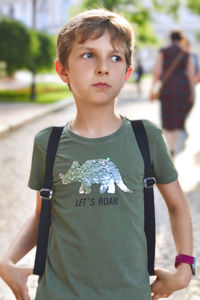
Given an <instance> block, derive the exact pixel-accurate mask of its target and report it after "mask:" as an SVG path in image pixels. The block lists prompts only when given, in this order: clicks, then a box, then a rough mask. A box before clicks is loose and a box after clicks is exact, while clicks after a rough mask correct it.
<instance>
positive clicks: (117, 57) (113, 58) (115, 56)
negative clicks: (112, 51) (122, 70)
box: [112, 55, 121, 61]
mask: <svg viewBox="0 0 200 300" xmlns="http://www.w3.org/2000/svg"><path fill="white" fill-rule="evenodd" d="M112 60H113V61H119V60H121V57H119V56H117V55H113V56H112Z"/></svg>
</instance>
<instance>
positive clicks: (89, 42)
mask: <svg viewBox="0 0 200 300" xmlns="http://www.w3.org/2000/svg"><path fill="white" fill-rule="evenodd" d="M105 35H107V36H108V43H109V44H110V46H111V48H112V49H113V50H117V51H120V52H125V44H124V42H122V41H121V40H119V39H114V40H113V39H112V36H111V34H110V33H109V32H105V33H103V34H102V35H101V36H98V37H96V36H95V35H94V36H90V37H88V38H87V39H86V40H85V41H84V42H82V41H81V36H78V37H77V38H76V39H75V41H74V45H73V48H76V49H77V50H79V49H80V50H81V49H84V48H95V44H96V43H95V42H96V41H97V40H99V39H101V38H102V37H103V36H105ZM104 43H105V41H104Z"/></svg>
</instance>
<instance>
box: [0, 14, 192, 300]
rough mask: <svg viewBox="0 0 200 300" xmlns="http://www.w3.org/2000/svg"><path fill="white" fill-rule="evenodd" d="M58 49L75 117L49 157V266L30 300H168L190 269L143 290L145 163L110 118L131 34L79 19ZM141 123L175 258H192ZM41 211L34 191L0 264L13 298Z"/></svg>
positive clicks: (156, 139) (40, 149)
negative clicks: (30, 208) (29, 210)
mask: <svg viewBox="0 0 200 300" xmlns="http://www.w3.org/2000/svg"><path fill="white" fill-rule="evenodd" d="M57 46H58V60H57V61H56V69H57V72H58V74H59V76H60V77H61V79H62V80H63V81H64V82H65V83H66V84H68V86H69V87H70V89H71V91H72V94H73V96H74V100H75V103H76V107H77V114H76V117H75V119H74V120H73V121H72V122H71V123H69V124H67V125H66V126H65V128H64V130H63V133H62V136H61V139H60V143H59V146H58V150H57V154H56V159H55V164H54V172H53V191H54V200H53V211H52V226H51V229H50V236H49V245H48V257H47V261H46V267H45V273H44V275H43V276H42V278H40V281H39V287H38V290H37V295H36V299H37V300H44V299H46V300H47V299H48V300H55V299H56V300H57V299H59V300H61V299H63V300H75V299H82V300H90V299H91V300H100V299H101V300H102V299H104V300H119V299H120V300H122V299H123V300H133V299H134V300H141V299H142V300H150V299H151V292H152V297H153V299H154V300H157V299H159V298H160V297H167V296H168V295H170V294H171V293H172V292H174V291H176V290H178V289H181V288H184V287H185V286H186V285H187V284H188V283H189V281H190V279H191V275H192V273H191V269H190V266H189V265H188V264H185V263H182V264H180V265H179V266H178V268H177V270H176V271H174V272H167V271H164V270H156V275H157V280H156V281H155V282H154V283H153V284H152V286H151V288H150V285H149V277H148V272H147V253H146V239H145V235H144V212H143V210H144V207H143V202H144V201H143V176H144V164H143V160H142V157H141V155H140V151H139V149H138V146H137V142H136V140H135V137H134V134H133V131H132V128H131V125H130V122H129V120H127V119H125V118H122V117H121V116H118V115H116V113H115V112H114V103H115V98H116V97H117V95H118V93H119V92H120V90H121V88H122V87H123V85H124V83H125V81H126V79H127V78H128V77H129V75H130V74H131V61H132V50H133V34H132V29H131V26H130V24H129V23H128V22H127V21H126V20H125V19H124V18H122V17H120V16H118V15H117V14H115V13H112V12H109V11H106V10H101V9H99V10H91V11H86V12H85V13H82V14H80V15H78V16H76V17H74V18H73V19H72V20H70V21H69V22H68V23H67V24H66V25H65V26H64V27H63V29H62V30H61V31H60V33H59V36H58V44H57ZM144 124H145V128H146V131H147V135H148V139H149V143H150V151H151V159H152V165H153V171H154V176H155V177H156V180H157V183H158V187H159V189H160V191H161V193H162V194H163V196H164V198H165V201H166V203H167V206H168V209H169V214H170V218H171V224H172V231H173V234H174V239H175V244H176V248H177V253H178V254H180V253H182V254H186V255H192V226H191V217H190V212H189V208H188V205H187V202H186V200H185V198H184V196H183V193H182V191H181V188H180V186H179V184H178V181H177V173H176V171H175V169H174V167H173V165H172V163H171V160H170V159H169V156H168V154H167V151H166V147H165V144H164V142H163V140H162V137H161V132H160V130H159V129H157V128H156V127H154V126H153V125H152V124H151V123H150V122H147V121H144ZM50 132H51V128H47V129H45V130H43V131H41V132H40V133H38V134H37V136H36V139H35V145H34V152H33V161H32V170H31V176H30V180H29V186H30V187H31V188H32V189H35V190H37V191H39V190H40V189H41V188H42V184H43V178H44V166H45V156H46V148H47V142H48V138H49V135H50ZM83 166H84V168H83ZM119 174H120V175H119ZM116 176H118V178H119V177H120V178H121V182H120V183H115V178H116ZM102 177H103V178H104V183H103V184H102V182H101V184H100V180H101V178H102ZM80 178H81V180H80ZM83 179H84V180H83ZM91 182H92V184H91ZM108 203H109V204H108ZM40 209H41V200H40V197H39V192H37V205H36V210H35V213H34V214H33V216H32V217H31V218H30V219H29V220H28V221H27V222H26V225H25V226H24V227H23V229H22V230H21V231H20V233H19V235H18V237H17V239H16V240H15V242H14V243H13V245H12V246H11V247H10V249H9V251H8V252H7V253H6V255H5V256H4V258H3V259H2V260H1V265H0V274H1V276H2V278H3V279H4V280H5V281H6V282H7V284H8V285H9V286H10V288H11V289H12V290H13V292H14V294H15V296H16V298H17V299H23V300H28V299H30V298H29V296H28V291H27V286H26V282H27V278H28V276H29V275H30V274H31V273H32V269H21V268H20V267H17V266H16V265H15V264H16V262H17V261H19V260H20V259H21V258H22V257H23V256H24V255H25V254H26V253H27V252H28V251H29V250H30V249H31V248H32V247H34V246H35V244H36V237H37V230H38V222H39V215H40Z"/></svg>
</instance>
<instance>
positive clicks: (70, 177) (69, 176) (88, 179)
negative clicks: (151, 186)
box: [59, 158, 132, 194]
mask: <svg viewBox="0 0 200 300" xmlns="http://www.w3.org/2000/svg"><path fill="white" fill-rule="evenodd" d="M59 178H60V179H61V180H62V183H63V184H70V183H72V182H80V183H81V186H80V188H79V194H90V193H91V190H92V185H93V184H100V189H99V192H100V193H101V194H104V193H106V192H107V193H111V194H114V193H115V183H116V184H117V186H118V187H119V188H120V189H121V190H122V191H123V192H126V193H132V191H131V190H130V189H128V188H127V186H126V185H125V184H124V182H123V180H122V177H121V175H120V172H119V170H118V168H117V166H116V165H115V164H114V163H113V162H112V161H110V159H109V158H107V159H92V160H87V161H86V162H85V163H83V164H82V165H80V163H79V162H78V161H74V162H73V163H72V165H71V168H70V169H69V170H68V171H67V172H66V173H65V174H63V173H60V174H59Z"/></svg>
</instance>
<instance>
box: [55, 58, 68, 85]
mask: <svg viewBox="0 0 200 300" xmlns="http://www.w3.org/2000/svg"><path fill="white" fill-rule="evenodd" d="M55 69H56V72H57V73H58V75H59V76H60V78H61V79H62V81H64V82H65V83H67V84H69V77H68V73H67V70H66V69H65V67H64V66H63V65H62V64H61V62H60V61H59V60H56V61H55Z"/></svg>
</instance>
